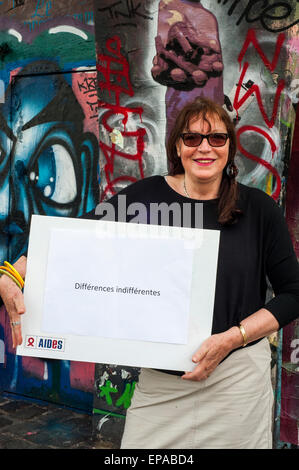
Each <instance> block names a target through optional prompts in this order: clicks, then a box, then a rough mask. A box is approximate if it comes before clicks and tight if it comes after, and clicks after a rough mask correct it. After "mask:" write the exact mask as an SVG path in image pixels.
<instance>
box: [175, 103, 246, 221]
mask: <svg viewBox="0 0 299 470" xmlns="http://www.w3.org/2000/svg"><path fill="white" fill-rule="evenodd" d="M236 149H237V144H236V136H235V130H234V125H233V123H232V122H231V120H230V118H229V116H228V115H227V113H226V112H225V111H224V109H223V108H222V107H221V106H219V105H218V104H216V103H214V102H213V101H211V100H208V99H203V98H198V99H197V100H195V101H193V102H192V103H190V104H189V105H187V106H185V108H184V109H183V110H182V111H181V113H180V114H179V116H178V118H177V121H176V125H175V126H174V128H173V129H172V132H171V134H170V137H169V139H168V143H167V156H168V161H169V166H170V171H169V175H168V177H167V182H168V184H169V185H170V186H171V187H172V188H173V189H174V190H176V191H178V192H179V193H181V194H183V195H185V196H187V197H189V198H192V199H200V200H209V199H215V198H218V197H219V222H221V223H226V222H233V221H234V220H235V218H236V217H237V216H238V214H240V211H239V210H238V209H237V208H236V207H235V202H236V197H237V193H236V189H237V186H236V182H235V177H236V176H237V174H238V169H237V167H236V165H235V163H234V157H235V153H236Z"/></svg>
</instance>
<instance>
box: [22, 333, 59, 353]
mask: <svg viewBox="0 0 299 470" xmlns="http://www.w3.org/2000/svg"><path fill="white" fill-rule="evenodd" d="M64 346H65V340H64V339H62V338H48V337H47V336H29V335H27V336H26V342H25V347H26V348H34V349H43V350H48V351H59V352H63V351H64Z"/></svg>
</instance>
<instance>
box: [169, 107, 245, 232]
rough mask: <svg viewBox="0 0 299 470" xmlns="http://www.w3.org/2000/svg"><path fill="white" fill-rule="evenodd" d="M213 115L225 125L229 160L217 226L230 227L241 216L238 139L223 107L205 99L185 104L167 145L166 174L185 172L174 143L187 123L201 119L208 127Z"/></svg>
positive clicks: (222, 182) (185, 128)
mask: <svg viewBox="0 0 299 470" xmlns="http://www.w3.org/2000/svg"><path fill="white" fill-rule="evenodd" d="M212 116H217V117H218V118H219V119H220V120H221V121H222V122H223V123H224V124H225V126H226V129H227V133H228V137H229V150H228V161H227V165H226V167H225V168H224V170H223V174H222V181H221V185H220V193H219V203H218V222H219V223H220V224H231V223H234V222H235V221H236V220H237V217H238V215H240V214H241V211H240V210H239V209H237V197H238V194H237V189H238V187H237V182H236V176H237V174H238V169H237V167H236V165H235V162H234V158H235V155H236V151H237V139H236V133H235V126H234V123H233V122H232V120H231V118H230V116H229V115H228V113H227V112H226V111H225V109H223V108H222V106H220V105H218V104H217V103H214V102H213V101H211V100H209V99H207V98H196V99H195V100H194V101H192V102H191V103H187V104H186V105H185V106H184V107H183V109H182V110H181V111H180V112H179V114H178V116H177V118H176V121H175V125H174V127H173V128H172V130H171V133H170V136H169V138H168V141H167V145H166V149H167V158H168V162H169V174H170V175H172V176H174V175H178V174H182V173H184V167H183V165H182V162H181V159H180V157H179V156H178V154H177V143H178V141H179V139H180V138H181V137H180V135H181V133H182V132H184V131H185V130H188V128H189V124H190V121H192V120H193V119H198V118H202V119H203V120H204V121H206V122H208V124H209V125H210V121H209V117H212Z"/></svg>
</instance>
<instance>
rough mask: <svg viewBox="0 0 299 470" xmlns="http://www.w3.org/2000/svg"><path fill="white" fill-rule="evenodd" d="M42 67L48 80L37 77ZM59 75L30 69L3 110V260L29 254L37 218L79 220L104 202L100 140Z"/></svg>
mask: <svg viewBox="0 0 299 470" xmlns="http://www.w3.org/2000/svg"><path fill="white" fill-rule="evenodd" d="M41 64H43V65H44V66H45V69H46V70H47V73H45V74H41V75H39V76H38V77H37V76H36V75H35V76H34V75H32V71H33V70H36V67H37V65H38V66H39V67H40V65H41ZM51 70H52V73H51ZM57 70H58V66H57V64H55V63H51V62H48V61H39V62H38V63H37V62H35V63H34V62H33V63H31V64H30V65H27V66H26V67H24V68H23V69H22V70H21V72H19V74H17V75H16V76H15V77H14V78H13V80H12V81H11V83H10V84H9V86H8V87H7V90H6V93H5V100H4V103H2V104H0V234H1V235H0V259H9V260H11V261H12V262H14V261H15V260H16V259H17V258H19V257H20V256H21V254H22V253H23V252H24V250H25V249H26V245H27V239H28V233H29V225H30V217H31V214H43V215H52V216H65V217H78V216H80V215H82V214H83V213H84V212H88V211H90V210H92V209H93V208H94V207H95V205H96V204H97V202H98V181H97V165H98V141H97V138H96V136H95V135H94V134H93V133H89V132H84V129H83V121H84V117H85V116H84V113H83V110H82V107H81V105H80V104H79V102H78V100H77V98H76V97H75V95H74V92H73V90H72V87H71V86H70V85H69V84H68V82H67V79H66V74H62V73H61V72H60V73H59V71H58V73H57Z"/></svg>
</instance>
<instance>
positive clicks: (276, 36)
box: [94, 0, 299, 447]
mask: <svg viewBox="0 0 299 470" xmlns="http://www.w3.org/2000/svg"><path fill="white" fill-rule="evenodd" d="M298 18H299V11H298V2H296V1H291V0H285V1H283V2H276V1H273V0H267V1H264V2H259V1H256V0H235V1H233V0H231V1H229V0H217V1H216V0H202V1H200V0H144V1H142V2H138V1H137V0H130V1H125V0H119V1H112V0H103V1H101V2H95V22H96V43H97V70H98V86H99V126H100V170H101V182H100V188H101V200H104V199H107V198H109V197H110V196H111V195H113V194H115V193H117V192H118V191H119V190H120V189H122V188H123V187H124V186H126V185H128V184H130V183H132V182H134V181H136V180H138V179H140V178H143V177H145V176H149V175H152V174H157V173H158V174H165V173H167V162H166V154H165V139H166V138H167V135H168V134H169V131H170V129H171V126H172V125H173V116H175V114H176V112H177V111H178V110H179V109H180V108H181V107H182V106H183V105H184V104H185V103H186V102H187V101H189V100H193V99H194V97H195V96H207V97H209V98H211V99H214V100H215V101H217V102H218V103H220V104H221V105H222V106H224V107H225V108H226V110H227V111H228V112H229V113H230V115H231V117H232V119H233V120H234V122H235V125H236V130H237V138H238V154H237V158H236V163H237V165H238V168H239V175H238V179H239V181H240V182H242V183H244V184H247V185H249V186H255V187H258V188H260V189H262V190H263V191H265V192H267V193H268V194H269V195H271V196H272V197H273V199H274V200H275V201H276V202H277V203H278V204H280V205H282V206H283V207H284V208H286V209H288V207H287V206H286V203H287V202H288V200H287V197H286V196H287V194H288V193H287V189H288V175H289V170H290V164H292V160H291V148H292V141H293V137H294V127H295V116H296V108H297V103H298V101H299V61H298V55H299V42H298V21H299V20H298ZM100 24H101V27H97V25H100ZM297 132H298V130H297ZM293 158H295V154H293ZM297 182H298V179H296V184H298V183H297ZM293 187H294V186H293ZM289 204H293V201H291V200H289ZM296 214H298V211H296ZM297 217H298V216H297V215H296V219H295V221H294V220H293V221H292V226H293V229H294V230H293V234H294V239H295V241H296V240H298V236H297V234H298V229H297V227H298V221H297ZM296 230H297V231H296ZM297 244H298V242H297ZM271 295H272V294H271V291H270V290H269V296H271ZM296 331H297V335H296ZM296 338H297V339H298V325H297V324H296V322H295V325H294V324H292V325H290V326H289V327H288V332H285V333H284V342H283V343H282V342H281V339H282V338H280V337H279V335H276V336H275V335H274V337H271V338H270V341H271V347H272V351H273V365H275V364H276V362H277V363H278V364H280V365H282V367H277V371H278V373H277V384H278V385H277V402H276V415H275V426H276V431H275V438H276V443H275V445H276V446H278V447H279V446H280V447H281V446H283V445H284V444H283V442H282V441H285V442H287V443H291V445H298V399H299V397H298V395H296V396H295V398H291V397H293V396H294V394H295V390H296V384H297V386H298V366H296V364H295V363H292V360H294V358H296V357H298V354H297V356H296V355H295V354H294V349H292V348H294V347H295V346H294V344H295V343H294V341H297V339H296ZM281 344H283V356H282V351H281ZM291 344H292V345H293V346H292V347H291ZM296 344H297V343H296ZM279 345H280V346H279ZM291 356H292V359H291ZM282 357H283V359H282V360H283V363H282V364H281V363H280V361H281V358H282ZM293 362H294V361H293ZM290 363H292V364H293V365H292V366H291V367H287V365H289V364H290ZM297 363H298V361H297ZM275 370H276V368H275V367H274V368H273V373H274V374H275ZM281 370H282V371H283V372H282V375H281V373H280V372H281ZM287 375H288V378H289V382H288V385H287V382H286V380H288V379H287V378H286V376H287ZM122 376H125V379H124V380H122V381H120V380H119V378H120V377H122ZM136 380H138V370H137V369H136V370H135V371H132V370H131V371H130V372H126V368H123V367H121V366H118V367H114V366H109V367H104V368H103V367H102V366H100V365H97V366H96V383H97V384H98V386H97V388H96V391H95V402H94V413H95V428H96V430H97V432H98V433H99V435H105V436H106V437H107V436H108V437H109V431H111V429H115V427H116V422H117V420H118V421H119V426H120V428H121V427H122V424H121V422H122V421H123V420H122V419H121V416H124V415H125V406H124V404H123V402H122V401H121V400H120V397H121V396H123V395H124V394H125V395H126V394H127V393H128V390H129V388H130V387H131V388H130V390H131V389H132V387H133V385H134V383H135V381H136ZM274 381H275V379H274ZM129 384H131V385H129ZM280 405H281V408H280ZM103 410H106V413H105V411H103ZM296 410H297V411H296ZM280 412H281V414H282V420H281V421H280V418H279V416H280V415H279V413H280ZM286 417H287V419H286ZM290 422H291V423H292V432H286V427H287V426H289V423H290ZM120 434H121V433H119V435H120ZM119 435H118V436H119Z"/></svg>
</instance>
